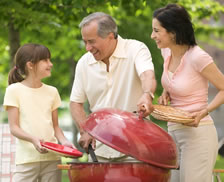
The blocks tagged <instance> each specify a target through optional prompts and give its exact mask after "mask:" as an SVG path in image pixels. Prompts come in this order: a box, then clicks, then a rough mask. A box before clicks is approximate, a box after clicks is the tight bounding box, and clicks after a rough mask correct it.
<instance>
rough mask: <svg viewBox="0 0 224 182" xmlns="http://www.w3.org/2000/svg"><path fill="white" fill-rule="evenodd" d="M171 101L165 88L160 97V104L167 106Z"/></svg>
mask: <svg viewBox="0 0 224 182" xmlns="http://www.w3.org/2000/svg"><path fill="white" fill-rule="evenodd" d="M169 101H170V95H169V93H168V92H167V91H166V90H163V93H162V95H161V96H160V97H159V99H158V103H159V104H160V105H165V106H167V105H168V103H169Z"/></svg>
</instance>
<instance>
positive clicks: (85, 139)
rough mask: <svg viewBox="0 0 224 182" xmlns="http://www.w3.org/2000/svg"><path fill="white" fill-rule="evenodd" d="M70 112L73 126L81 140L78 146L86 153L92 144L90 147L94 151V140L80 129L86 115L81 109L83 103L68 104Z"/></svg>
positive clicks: (82, 108)
mask: <svg viewBox="0 0 224 182" xmlns="http://www.w3.org/2000/svg"><path fill="white" fill-rule="evenodd" d="M70 112H71V115H72V119H73V120H74V122H75V125H76V126H77V127H78V129H79V132H80V135H81V138H80V140H79V144H80V146H81V147H82V148H84V149H85V151H86V152H87V153H88V146H89V144H90V143H92V147H93V148H94V149H95V140H94V139H93V137H91V136H90V135H89V134H88V133H87V132H85V131H84V130H83V128H82V124H83V122H84V121H85V120H86V118H87V117H86V113H85V110H84V107H83V103H77V102H73V101H71V102H70Z"/></svg>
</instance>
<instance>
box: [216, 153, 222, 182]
mask: <svg viewBox="0 0 224 182" xmlns="http://www.w3.org/2000/svg"><path fill="white" fill-rule="evenodd" d="M215 169H224V157H222V156H220V155H218V157H217V160H216V164H215ZM220 177H221V180H222V181H224V173H220ZM214 182H217V181H216V180H215V181H214Z"/></svg>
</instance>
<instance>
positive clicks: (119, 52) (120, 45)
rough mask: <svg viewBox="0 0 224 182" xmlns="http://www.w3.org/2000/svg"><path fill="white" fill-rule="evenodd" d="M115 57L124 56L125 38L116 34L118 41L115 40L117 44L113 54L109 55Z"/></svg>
mask: <svg viewBox="0 0 224 182" xmlns="http://www.w3.org/2000/svg"><path fill="white" fill-rule="evenodd" d="M113 56H114V57H117V58H126V57H127V55H126V51H125V39H123V38H122V37H120V36H119V35H118V41H117V46H116V48H115V50H114V52H113V54H112V55H111V57H113Z"/></svg>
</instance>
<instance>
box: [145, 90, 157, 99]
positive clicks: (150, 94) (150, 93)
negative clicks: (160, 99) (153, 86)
mask: <svg viewBox="0 0 224 182" xmlns="http://www.w3.org/2000/svg"><path fill="white" fill-rule="evenodd" d="M144 93H147V94H148V95H149V96H150V97H151V98H152V100H153V99H154V98H155V96H154V94H153V93H152V92H151V91H144Z"/></svg>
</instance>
